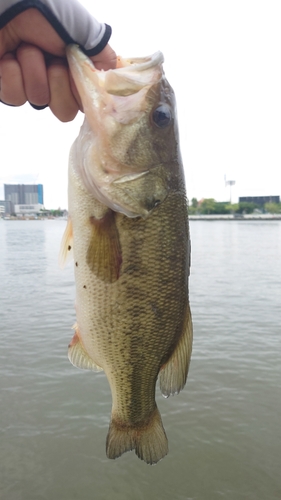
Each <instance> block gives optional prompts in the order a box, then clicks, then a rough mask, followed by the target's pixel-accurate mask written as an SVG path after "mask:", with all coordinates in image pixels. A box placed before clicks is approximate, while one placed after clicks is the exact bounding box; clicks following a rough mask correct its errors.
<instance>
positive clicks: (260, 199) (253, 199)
mask: <svg viewBox="0 0 281 500" xmlns="http://www.w3.org/2000/svg"><path fill="white" fill-rule="evenodd" d="M243 202H247V203H256V205H259V206H263V205H264V204H265V203H280V196H241V197H239V203H243Z"/></svg>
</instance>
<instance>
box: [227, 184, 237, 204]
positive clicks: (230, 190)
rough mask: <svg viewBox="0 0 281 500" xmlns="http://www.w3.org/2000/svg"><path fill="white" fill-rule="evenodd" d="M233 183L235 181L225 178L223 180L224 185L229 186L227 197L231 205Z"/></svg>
mask: <svg viewBox="0 0 281 500" xmlns="http://www.w3.org/2000/svg"><path fill="white" fill-rule="evenodd" d="M234 184H235V181H227V180H226V181H225V185H226V186H229V197H230V201H229V203H230V205H231V186H234Z"/></svg>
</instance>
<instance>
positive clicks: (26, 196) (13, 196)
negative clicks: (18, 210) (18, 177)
mask: <svg viewBox="0 0 281 500" xmlns="http://www.w3.org/2000/svg"><path fill="white" fill-rule="evenodd" d="M4 192H5V201H10V202H11V209H12V211H13V212H14V211H15V205H38V204H40V205H44V196H43V184H4Z"/></svg>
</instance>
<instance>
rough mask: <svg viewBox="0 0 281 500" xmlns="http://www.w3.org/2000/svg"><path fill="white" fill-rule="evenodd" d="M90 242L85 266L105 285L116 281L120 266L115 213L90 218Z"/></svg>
mask: <svg viewBox="0 0 281 500" xmlns="http://www.w3.org/2000/svg"><path fill="white" fill-rule="evenodd" d="M90 224H91V229H92V236H91V241H90V244H89V247H88V251H87V264H88V266H89V267H90V269H91V271H92V272H93V273H94V274H95V276H97V277H98V278H99V279H101V280H103V281H105V282H106V283H113V282H114V281H116V280H118V278H119V275H120V268H121V264H122V254H121V245H120V241H119V233H118V229H117V227H116V223H115V212H113V211H112V210H108V211H107V212H106V214H105V215H104V217H102V218H101V219H97V218H95V217H90Z"/></svg>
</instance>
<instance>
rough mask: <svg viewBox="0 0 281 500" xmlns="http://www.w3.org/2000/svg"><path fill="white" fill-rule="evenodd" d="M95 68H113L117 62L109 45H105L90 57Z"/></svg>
mask: <svg viewBox="0 0 281 500" xmlns="http://www.w3.org/2000/svg"><path fill="white" fill-rule="evenodd" d="M90 59H91V60H92V61H93V63H94V65H95V67H96V68H97V69H103V70H105V71H106V70H107V69H115V68H116V64H117V56H116V54H115V52H114V50H113V49H112V48H111V47H110V45H108V44H107V45H106V46H105V47H104V49H103V50H102V51H101V52H100V53H99V54H97V55H96V56H92V57H91V58H90Z"/></svg>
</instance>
